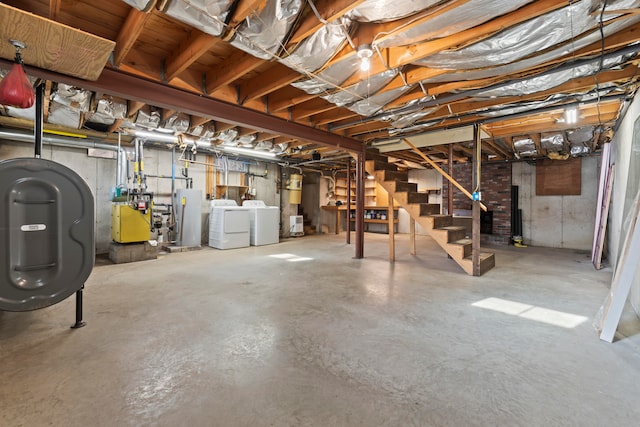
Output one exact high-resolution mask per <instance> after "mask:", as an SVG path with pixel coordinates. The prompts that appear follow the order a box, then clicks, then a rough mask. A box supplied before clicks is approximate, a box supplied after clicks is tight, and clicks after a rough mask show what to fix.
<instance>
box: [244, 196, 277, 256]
mask: <svg viewBox="0 0 640 427" xmlns="http://www.w3.org/2000/svg"><path fill="white" fill-rule="evenodd" d="M242 207H245V208H249V209H250V218H251V244H252V245H253V246H260V245H272V244H274V243H280V208H279V207H277V206H267V205H265V203H264V202H263V201H262V200H245V201H244V202H242Z"/></svg>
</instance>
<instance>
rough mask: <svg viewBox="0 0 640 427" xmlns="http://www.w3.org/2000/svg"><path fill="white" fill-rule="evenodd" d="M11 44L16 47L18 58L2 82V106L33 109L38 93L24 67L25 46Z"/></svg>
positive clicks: (0, 86) (0, 90) (16, 43)
mask: <svg viewBox="0 0 640 427" xmlns="http://www.w3.org/2000/svg"><path fill="white" fill-rule="evenodd" d="M11 44H13V45H14V46H15V47H16V57H15V59H14V60H13V65H12V66H11V70H9V73H7V75H6V76H5V78H4V79H2V81H0V104H4V105H10V106H12V107H17V108H31V106H32V105H33V103H34V102H35V100H36V93H35V91H34V90H33V86H32V85H31V82H29V79H28V78H27V73H25V71H24V66H23V65H22V56H21V55H20V49H21V48H24V47H25V46H24V44H22V43H20V42H14V41H13V40H11Z"/></svg>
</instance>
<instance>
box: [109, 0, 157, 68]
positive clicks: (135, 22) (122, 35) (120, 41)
mask: <svg viewBox="0 0 640 427" xmlns="http://www.w3.org/2000/svg"><path fill="white" fill-rule="evenodd" d="M150 16H151V14H150V13H145V12H141V11H139V10H138V9H136V8H133V7H132V8H131V10H130V11H129V14H128V15H127V19H126V20H125V21H124V25H122V28H120V31H119V32H118V36H117V37H116V48H115V50H114V51H113V65H114V66H116V67H119V66H120V64H122V62H123V61H124V58H125V57H126V56H127V54H128V53H129V51H131V49H132V48H133V45H134V44H135V42H136V40H137V39H138V36H140V33H142V30H144V26H145V24H146V22H147V20H148V19H149V17H150Z"/></svg>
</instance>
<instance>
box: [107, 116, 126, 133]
mask: <svg viewBox="0 0 640 427" xmlns="http://www.w3.org/2000/svg"><path fill="white" fill-rule="evenodd" d="M122 123H124V119H115V120H114V121H113V124H112V125H111V126H109V133H113V132H118V130H119V129H120V125H122Z"/></svg>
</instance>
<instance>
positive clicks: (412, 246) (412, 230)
mask: <svg viewBox="0 0 640 427" xmlns="http://www.w3.org/2000/svg"><path fill="white" fill-rule="evenodd" d="M409 253H410V254H411V255H415V254H416V220H415V219H413V217H411V218H409Z"/></svg>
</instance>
